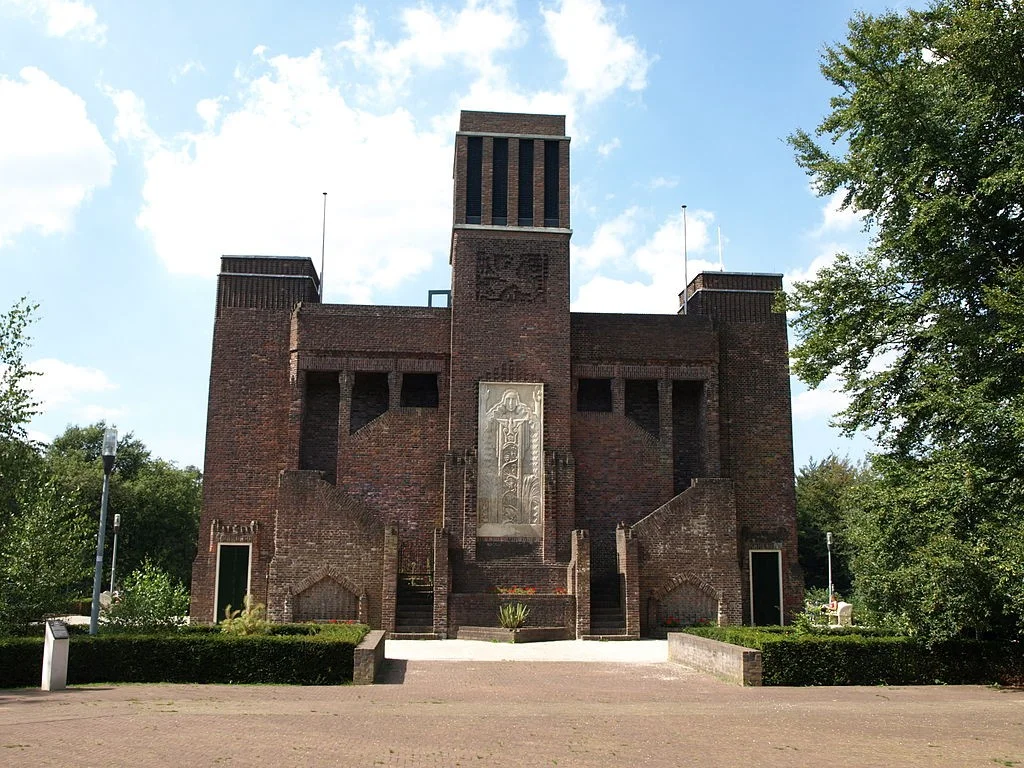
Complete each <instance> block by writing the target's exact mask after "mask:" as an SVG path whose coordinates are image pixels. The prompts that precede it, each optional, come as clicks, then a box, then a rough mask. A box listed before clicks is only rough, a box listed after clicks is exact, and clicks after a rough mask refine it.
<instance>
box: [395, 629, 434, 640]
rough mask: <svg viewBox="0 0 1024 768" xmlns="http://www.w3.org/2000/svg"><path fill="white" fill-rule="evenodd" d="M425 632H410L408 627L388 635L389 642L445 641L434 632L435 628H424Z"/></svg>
mask: <svg viewBox="0 0 1024 768" xmlns="http://www.w3.org/2000/svg"><path fill="white" fill-rule="evenodd" d="M423 629H424V630H425V631H423V632H410V631H409V628H408V627H403V628H401V629H397V630H395V631H394V632H390V633H388V639H389V640H443V639H444V638H443V637H441V634H440V633H439V632H434V631H433V627H424V628H423Z"/></svg>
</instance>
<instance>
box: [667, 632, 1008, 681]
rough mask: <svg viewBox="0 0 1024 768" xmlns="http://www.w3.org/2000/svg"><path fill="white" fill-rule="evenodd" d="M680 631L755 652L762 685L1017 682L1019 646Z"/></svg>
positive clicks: (862, 635)
mask: <svg viewBox="0 0 1024 768" xmlns="http://www.w3.org/2000/svg"><path fill="white" fill-rule="evenodd" d="M685 631H686V632H688V633H690V634H694V635H700V636H701V637H708V638H711V639H713V640H721V641H722V642H726V643H732V644H734V645H742V646H745V647H747V648H757V649H758V650H760V651H761V665H762V681H763V683H764V684H765V685H930V684H935V683H940V684H941V683H949V684H957V685H962V684H972V683H974V684H979V683H980V684H985V683H1001V684H1003V685H1020V684H1022V683H1024V645H1022V644H1021V643H1019V642H1009V641H1002V642H995V641H982V640H956V641H950V642H947V643H939V644H936V645H933V646H931V647H928V646H926V645H925V644H924V643H922V642H921V641H919V640H917V639H915V638H912V637H893V636H891V635H890V636H880V635H878V634H877V633H866V632H864V631H859V632H858V631H847V632H836V633H832V632H830V633H828V634H796V633H792V632H786V631H779V630H777V629H764V628H760V627H695V628H693V629H687V630H685Z"/></svg>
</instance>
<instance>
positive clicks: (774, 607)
mask: <svg viewBox="0 0 1024 768" xmlns="http://www.w3.org/2000/svg"><path fill="white" fill-rule="evenodd" d="M780 558H781V553H780V552H779V551H778V550H771V551H767V552H765V551H762V552H751V553H750V600H751V611H750V612H751V618H752V622H751V623H753V624H755V625H757V626H771V625H776V624H781V623H782V575H781V571H780V568H779V565H780V562H781V561H780Z"/></svg>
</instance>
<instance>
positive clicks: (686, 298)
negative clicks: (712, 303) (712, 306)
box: [683, 205, 690, 315]
mask: <svg viewBox="0 0 1024 768" xmlns="http://www.w3.org/2000/svg"><path fill="white" fill-rule="evenodd" d="M689 287H690V272H689V265H688V263H687V253H686V206H685V205H684V206H683V314H684V315H685V314H687V311H688V310H689V304H690V301H689V297H690V294H689V290H688V289H689Z"/></svg>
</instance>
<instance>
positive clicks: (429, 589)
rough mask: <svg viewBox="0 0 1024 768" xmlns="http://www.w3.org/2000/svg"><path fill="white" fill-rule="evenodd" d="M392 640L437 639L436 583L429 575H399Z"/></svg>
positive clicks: (438, 636) (438, 637)
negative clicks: (435, 625) (435, 612)
mask: <svg viewBox="0 0 1024 768" xmlns="http://www.w3.org/2000/svg"><path fill="white" fill-rule="evenodd" d="M390 637H391V639H392V640H437V639H440V635H438V634H436V633H435V632H434V585H433V583H432V582H431V579H430V577H429V576H412V575H405V574H403V575H399V577H398V592H397V601H396V606H395V631H394V632H392V633H391V635H390Z"/></svg>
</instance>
